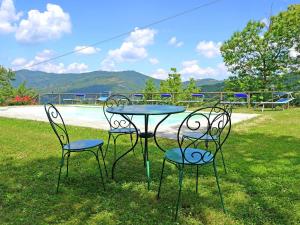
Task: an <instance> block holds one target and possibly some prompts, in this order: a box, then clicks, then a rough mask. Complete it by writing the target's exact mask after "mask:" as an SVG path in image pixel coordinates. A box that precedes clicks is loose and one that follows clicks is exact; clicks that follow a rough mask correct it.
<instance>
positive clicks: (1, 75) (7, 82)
mask: <svg viewBox="0 0 300 225" xmlns="http://www.w3.org/2000/svg"><path fill="white" fill-rule="evenodd" d="M14 79H15V73H14V72H13V71H12V70H10V69H6V68H4V67H3V66H1V65H0V104H3V103H5V102H6V101H7V99H8V98H10V97H11V96H12V95H13V86H12V85H11V81H13V80H14Z"/></svg>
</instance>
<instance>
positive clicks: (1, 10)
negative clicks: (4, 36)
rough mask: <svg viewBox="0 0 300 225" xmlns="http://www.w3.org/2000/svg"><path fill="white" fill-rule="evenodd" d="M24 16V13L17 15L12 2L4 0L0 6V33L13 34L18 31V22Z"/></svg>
mask: <svg viewBox="0 0 300 225" xmlns="http://www.w3.org/2000/svg"><path fill="white" fill-rule="evenodd" d="M21 16H22V12H18V13H16V9H15V6H14V2H13V1H12V0H3V1H2V3H1V6H0V33H11V32H15V31H16V29H17V24H16V22H17V21H18V20H19V19H20V17H21Z"/></svg>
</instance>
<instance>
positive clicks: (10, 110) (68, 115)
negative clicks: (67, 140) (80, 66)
mask: <svg viewBox="0 0 300 225" xmlns="http://www.w3.org/2000/svg"><path fill="white" fill-rule="evenodd" d="M57 108H58V110H59V111H60V113H61V115H62V117H63V118H64V121H65V123H66V124H67V125H76V126H84V127H92V128H97V129H106V130H108V129H109V124H108V122H107V120H106V118H105V116H104V113H103V109H102V107H101V106H79V105H77V106H57ZM189 113H190V112H184V113H178V114H172V115H170V116H169V117H168V118H167V119H166V120H165V121H164V122H163V123H162V124H161V125H160V127H159V133H164V134H163V135H164V136H166V137H171V136H170V135H171V134H172V135H173V136H174V134H175V133H176V132H177V131H178V127H179V125H180V124H181V122H182V121H183V119H184V118H185V117H186V116H187V115H188V114H189ZM256 116H258V115H257V114H245V113H233V114H232V116H231V123H232V124H234V123H237V122H240V121H243V120H247V119H251V118H254V117H256ZM0 117H9V118H19V119H29V120H38V121H48V119H47V116H46V113H45V110H44V107H43V106H9V107H0ZM163 118H164V115H162V116H161V115H159V116H156V115H153V116H152V115H151V116H150V117H149V130H152V131H153V129H154V128H155V126H156V125H157V124H158V123H159V121H161V120H162V119H163ZM133 122H134V124H135V125H136V126H137V128H139V129H141V130H143V129H144V116H134V117H133Z"/></svg>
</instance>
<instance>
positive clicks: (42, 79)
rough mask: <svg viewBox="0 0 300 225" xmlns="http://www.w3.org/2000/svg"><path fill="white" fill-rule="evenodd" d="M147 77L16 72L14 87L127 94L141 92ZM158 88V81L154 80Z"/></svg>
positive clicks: (90, 73) (125, 73) (112, 74)
mask: <svg viewBox="0 0 300 225" xmlns="http://www.w3.org/2000/svg"><path fill="white" fill-rule="evenodd" d="M148 79H149V77H148V76H146V75H144V74H141V73H138V72H135V71H121V72H107V71H94V72H89V73H80V74H74V73H67V74H56V73H46V72H40V71H30V70H19V71H16V80H15V81H14V82H13V85H14V86H17V85H19V84H20V83H22V82H23V81H26V82H27V83H26V84H27V86H28V87H32V88H35V89H37V90H38V91H40V92H82V93H99V92H104V91H114V92H128V91H138V90H141V89H142V88H143V87H144V85H145V82H146V80H148ZM154 82H155V84H156V85H157V86H159V83H160V80H158V79H154Z"/></svg>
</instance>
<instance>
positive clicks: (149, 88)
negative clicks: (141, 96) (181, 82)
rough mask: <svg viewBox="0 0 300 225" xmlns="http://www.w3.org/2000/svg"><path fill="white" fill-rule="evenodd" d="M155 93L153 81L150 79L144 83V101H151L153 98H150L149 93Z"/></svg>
mask: <svg viewBox="0 0 300 225" xmlns="http://www.w3.org/2000/svg"><path fill="white" fill-rule="evenodd" d="M156 91H157V90H156V87H155V84H154V80H153V79H152V78H151V79H148V80H147V81H146V84H145V89H144V92H145V98H146V100H149V99H152V98H153V97H152V94H151V93H154V92H156Z"/></svg>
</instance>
